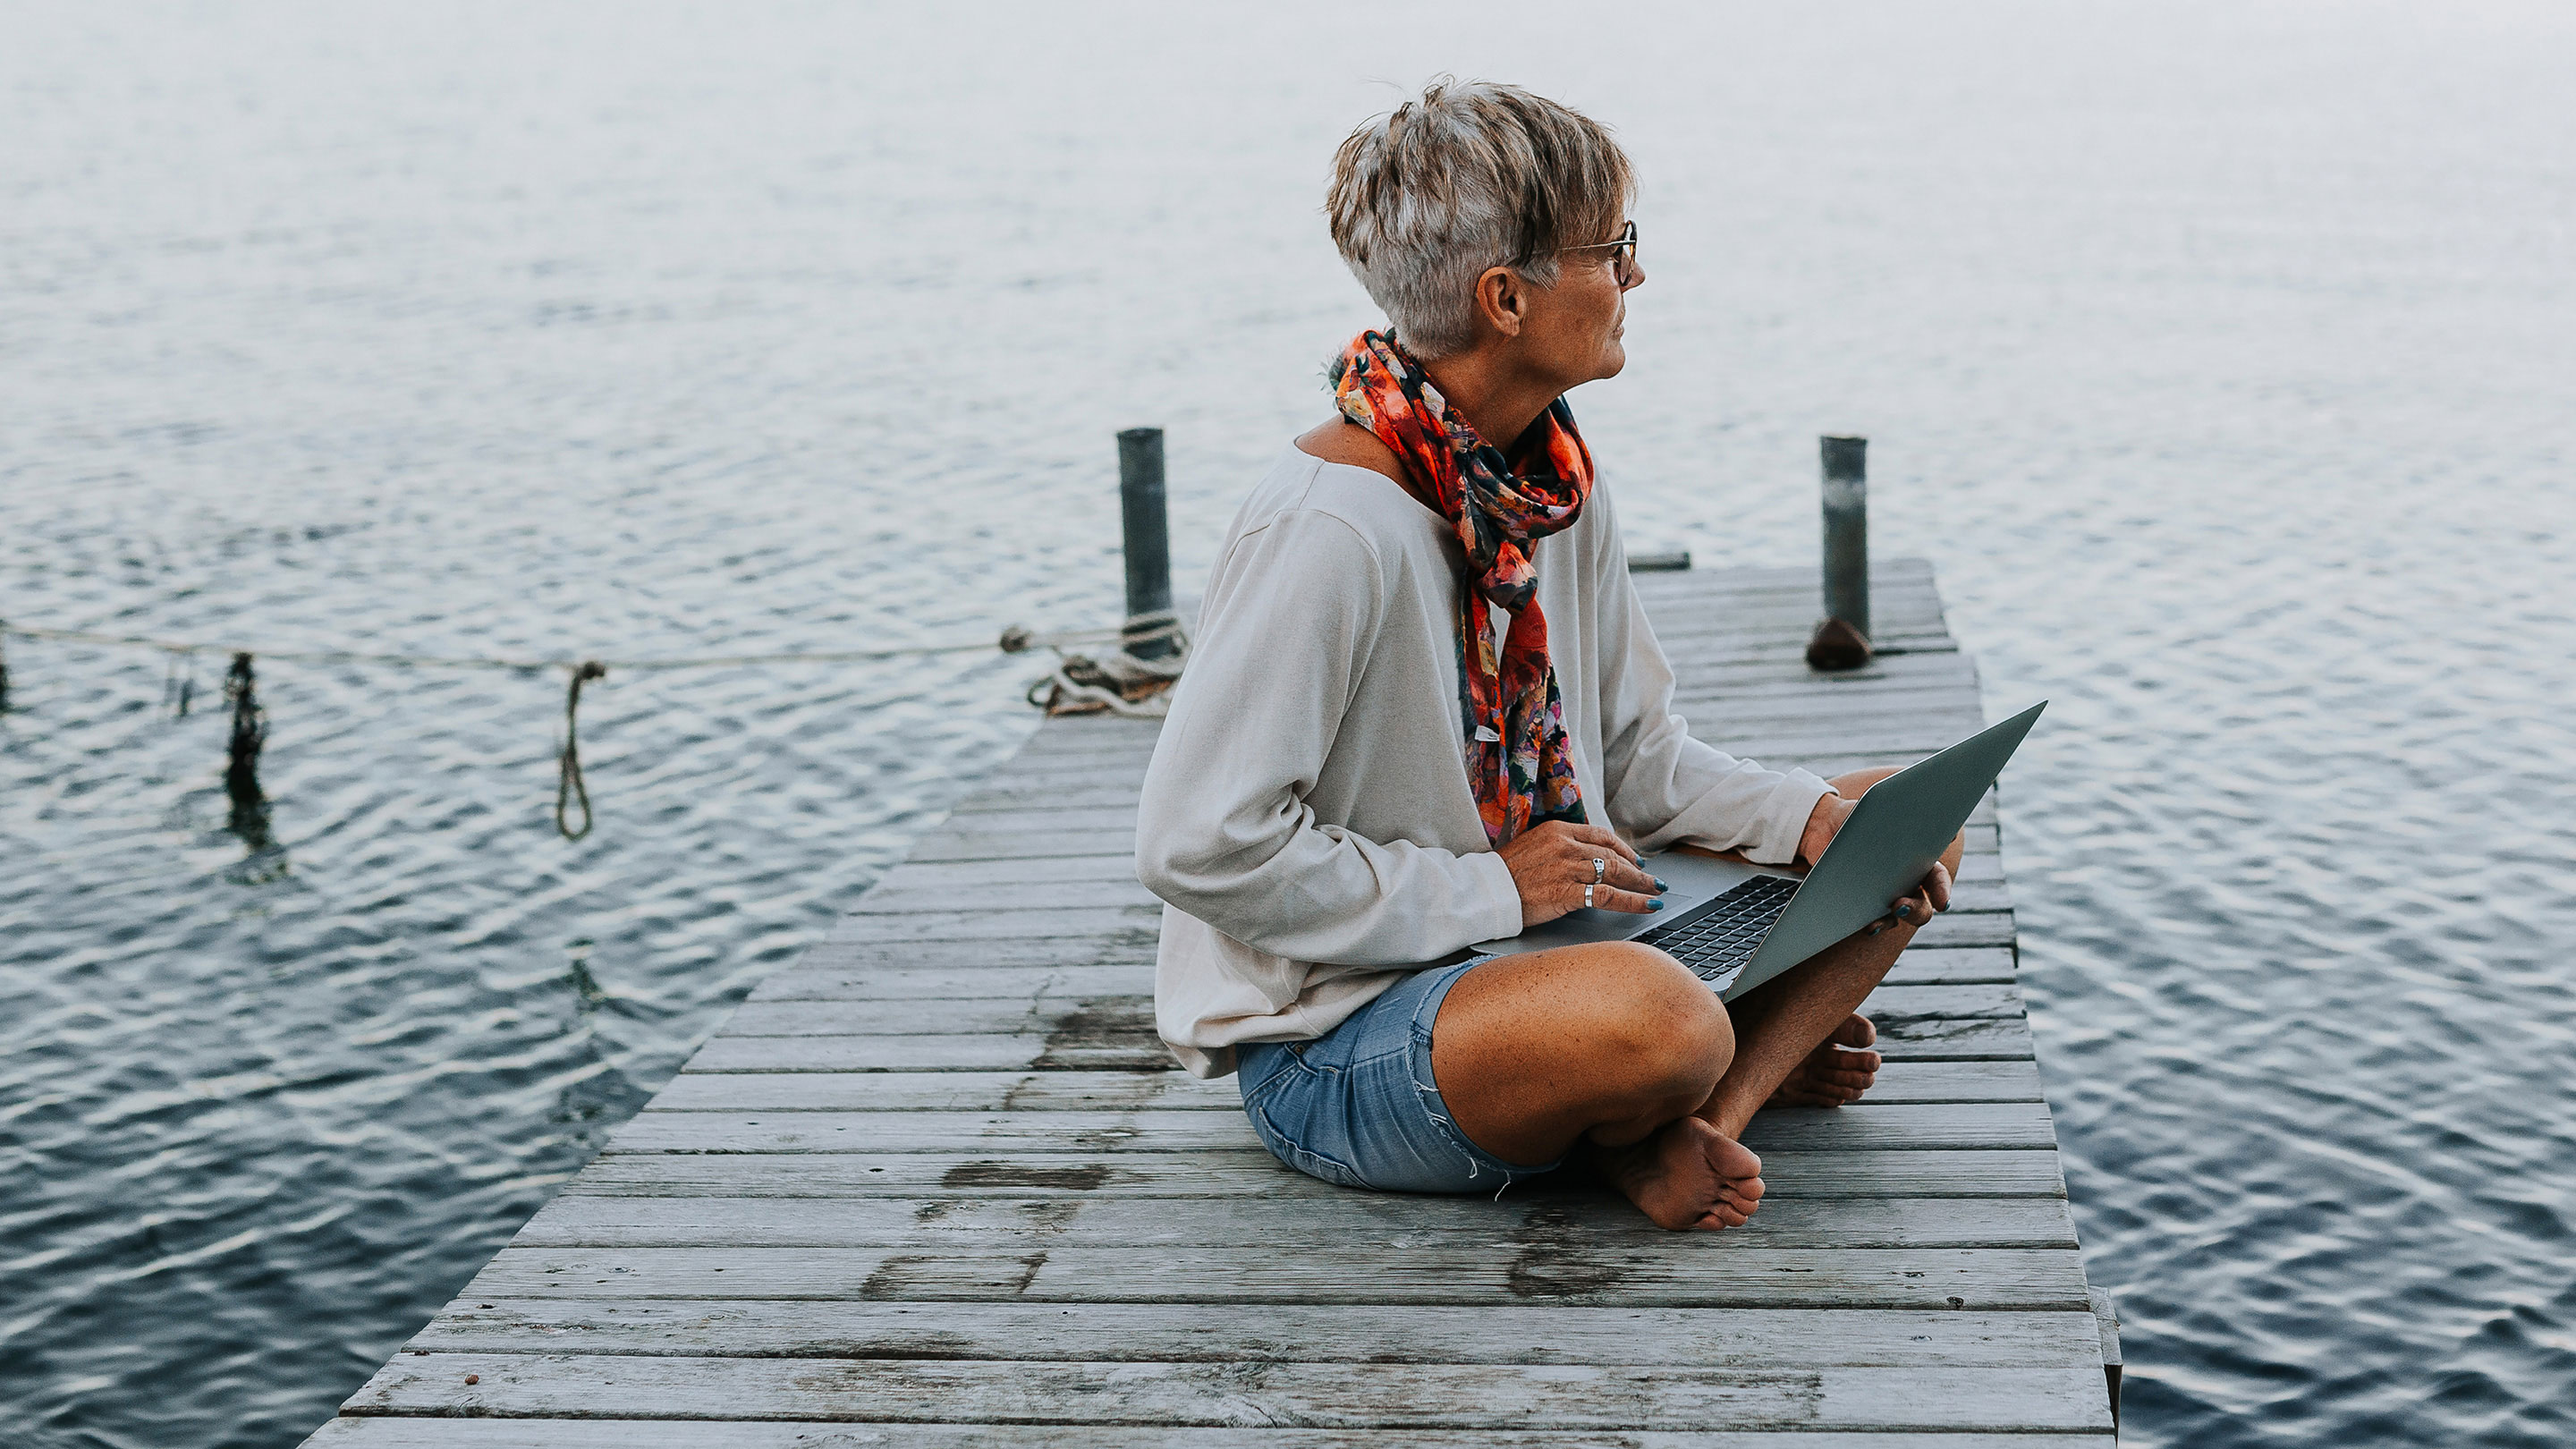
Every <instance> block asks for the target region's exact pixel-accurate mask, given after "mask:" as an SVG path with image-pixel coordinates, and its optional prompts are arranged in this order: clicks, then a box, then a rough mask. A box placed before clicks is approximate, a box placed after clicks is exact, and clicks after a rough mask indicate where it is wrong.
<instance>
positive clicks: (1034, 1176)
mask: <svg viewBox="0 0 2576 1449" xmlns="http://www.w3.org/2000/svg"><path fill="white" fill-rule="evenodd" d="M1108 1180H1109V1169H1108V1168H1107V1167H1105V1166H1103V1165H1102V1164H1100V1163H1097V1162H1093V1163H1086V1164H1084V1165H1083V1166H1081V1167H1032V1166H1030V1165H1028V1164H1027V1163H1022V1162H961V1163H959V1164H957V1165H956V1166H955V1167H952V1168H950V1169H948V1171H946V1172H945V1173H942V1174H941V1175H940V1178H939V1185H940V1186H941V1187H1061V1188H1070V1189H1071V1190H1073V1191H1075V1192H1089V1191H1091V1190H1092V1189H1093V1188H1096V1187H1098V1186H1100V1185H1101V1184H1102V1183H1104V1182H1107V1181H1108Z"/></svg>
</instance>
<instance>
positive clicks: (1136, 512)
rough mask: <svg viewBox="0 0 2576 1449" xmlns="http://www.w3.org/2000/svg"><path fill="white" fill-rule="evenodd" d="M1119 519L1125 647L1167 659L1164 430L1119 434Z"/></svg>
mask: <svg viewBox="0 0 2576 1449" xmlns="http://www.w3.org/2000/svg"><path fill="white" fill-rule="evenodd" d="M1118 522H1119V533H1120V538H1121V541H1122V544H1123V546H1124V548H1125V550H1126V555H1127V623H1126V625H1125V627H1124V629H1123V630H1122V631H1121V632H1122V633H1123V634H1124V635H1125V636H1126V642H1125V644H1124V646H1123V647H1124V648H1125V649H1126V651H1127V652H1128V653H1129V654H1132V655H1134V656H1135V657H1137V658H1139V659H1167V658H1170V657H1171V655H1172V654H1173V653H1174V652H1175V651H1177V650H1178V649H1179V647H1180V645H1179V643H1178V641H1177V640H1175V639H1174V638H1173V637H1172V632H1171V629H1170V627H1169V626H1170V624H1171V623H1172V622H1173V618H1172V532H1171V525H1170V522H1169V519H1168V515H1167V512H1166V507H1165V503H1164V498H1163V430H1162V429H1161V428H1129V429H1128V430H1127V431H1125V432H1123V433H1120V434H1119V435H1118Z"/></svg>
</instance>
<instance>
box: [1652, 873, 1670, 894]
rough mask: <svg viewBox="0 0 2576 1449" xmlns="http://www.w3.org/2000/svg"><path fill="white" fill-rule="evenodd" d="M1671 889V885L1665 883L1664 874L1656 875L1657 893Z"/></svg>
mask: <svg viewBox="0 0 2576 1449" xmlns="http://www.w3.org/2000/svg"><path fill="white" fill-rule="evenodd" d="M1670 889H1671V887H1669V886H1667V885H1665V884H1664V878H1663V877H1662V876H1657V877H1655V892H1656V894H1658V895H1661V894H1662V893H1663V892H1665V891H1667V890H1670Z"/></svg>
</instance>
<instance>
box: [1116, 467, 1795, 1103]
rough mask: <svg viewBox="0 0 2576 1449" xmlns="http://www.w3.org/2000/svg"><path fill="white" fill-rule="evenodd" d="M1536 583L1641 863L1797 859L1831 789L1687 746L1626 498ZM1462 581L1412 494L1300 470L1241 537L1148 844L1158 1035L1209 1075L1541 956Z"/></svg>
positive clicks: (1567, 536) (1168, 745) (1598, 785)
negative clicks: (1478, 770)
mask: <svg viewBox="0 0 2576 1449" xmlns="http://www.w3.org/2000/svg"><path fill="white" fill-rule="evenodd" d="M1534 558H1535V562H1536V565H1537V568H1538V600H1539V606H1540V607H1541V608H1542V609H1543V610H1544V611H1545V613H1546V616H1547V633H1548V655H1549V658H1550V659H1551V660H1552V661H1553V663H1554V664H1555V667H1556V676H1557V684H1558V688H1559V690H1560V692H1561V694H1562V696H1563V699H1564V708H1565V725H1566V731H1567V733H1568V734H1569V735H1570V736H1571V737H1572V740H1573V745H1574V759H1575V774H1576V778H1577V779H1578V780H1579V781H1580V782H1581V785H1582V789H1583V801H1584V806H1585V808H1586V810H1587V811H1588V813H1589V816H1590V819H1591V821H1592V823H1594V824H1601V825H1608V826H1610V827H1612V828H1613V829H1615V830H1617V831H1618V832H1619V834H1620V835H1621V837H1622V838H1624V839H1626V840H1627V841H1628V842H1629V843H1630V844H1632V845H1634V846H1635V847H1636V848H1637V849H1639V850H1641V851H1651V850H1660V849H1663V848H1665V847H1667V846H1670V845H1674V844H1678V843H1682V842H1689V843H1692V844H1697V845H1704V846H1708V847H1710V848H1713V849H1720V850H1724V849H1737V848H1740V849H1742V850H1744V851H1745V852H1746V853H1747V854H1748V855H1749V856H1751V858H1753V859H1754V860H1757V861H1765V862H1783V861H1787V860H1789V859H1790V858H1792V857H1793V856H1794V855H1795V854H1796V853H1797V848H1798V839H1799V836H1800V834H1801V833H1802V832H1803V831H1804V830H1805V828H1806V822H1807V816H1808V815H1809V813H1810V812H1812V811H1813V810H1814V808H1815V803H1816V800H1817V799H1818V797H1820V796H1822V795H1823V794H1824V793H1825V792H1826V788H1827V787H1826V785H1825V782H1824V781H1822V780H1820V779H1818V778H1817V777H1816V776H1814V775H1811V774H1809V773H1807V772H1806V771H1804V770H1791V771H1788V772H1787V773H1785V774H1784V773H1781V772H1779V771H1776V770H1767V769H1764V768H1762V767H1761V766H1759V765H1757V764H1754V763H1752V762H1750V761H1746V760H1739V759H1736V758H1734V757H1733V756H1731V755H1728V754H1725V753H1724V752H1722V751H1719V750H1717V749H1714V748H1711V747H1710V746H1708V745H1705V744H1702V743H1701V742H1699V741H1698V740H1695V739H1692V738H1691V737H1690V732H1689V730H1688V728H1687V727H1686V726H1685V725H1684V724H1683V722H1682V719H1681V717H1680V716H1679V715H1677V714H1675V713H1673V710H1672V694H1673V671H1672V667H1671V666H1670V665H1669V664H1668V663H1667V662H1666V661H1665V659H1664V653H1663V649H1662V647H1661V646H1659V645H1658V644H1657V643H1656V642H1655V635H1654V630H1653V629H1652V628H1651V627H1649V625H1648V624H1647V622H1646V613H1645V609H1644V608H1643V607H1642V606H1641V605H1640V604H1639V603H1638V600H1637V595H1636V590H1635V588H1634V587H1633V586H1632V585H1631V584H1630V582H1629V579H1628V566H1627V556H1626V553H1625V551H1624V550H1623V548H1622V547H1621V544H1620V540H1619V528H1618V520H1617V518H1616V517H1615V516H1614V514H1613V511H1612V508H1611V502H1610V493H1609V489H1608V488H1607V487H1604V486H1599V485H1596V486H1595V487H1594V489H1593V492H1592V496H1591V498H1590V500H1589V501H1588V502H1587V503H1586V504H1585V505H1584V509H1583V515H1582V517H1581V518H1580V519H1578V520H1577V521H1576V523H1575V524H1574V526H1573V527H1571V528H1568V529H1566V530H1564V531H1563V532H1560V533H1556V534H1552V535H1550V536H1548V537H1547V538H1544V539H1541V540H1539V542H1538V544H1537V546H1536V549H1535V554H1534ZM1461 562H1462V550H1461V549H1460V547H1459V545H1458V542H1457V540H1456V538H1455V537H1454V536H1453V535H1452V533H1451V532H1450V528H1449V525H1448V524H1447V523H1446V522H1445V521H1444V520H1442V519H1441V518H1440V516H1439V515H1437V514H1435V513H1433V512H1432V511H1431V510H1430V509H1428V508H1425V507H1424V506H1423V505H1422V504H1421V503H1419V502H1417V501H1415V499H1414V498H1413V496H1412V495H1411V494H1409V493H1407V492H1406V491H1405V490H1404V489H1403V488H1401V487H1399V486H1398V485H1397V484H1396V483H1395V482H1394V481H1393V480H1391V479H1389V478H1386V477H1384V476H1382V475H1380V474H1378V473H1375V472H1372V471H1370V470H1368V469H1365V468H1357V467H1352V466H1349V465H1347V464H1341V463H1328V462H1325V461H1323V460H1322V459H1320V458H1315V457H1311V456H1309V455H1307V454H1306V453H1303V452H1300V451H1298V450H1296V449H1294V448H1291V449H1290V450H1289V451H1288V452H1287V453H1286V454H1284V455H1283V456H1282V457H1281V458H1280V459H1279V460H1278V461H1277V463H1275V464H1274V465H1273V466H1272V467H1271V469H1270V471H1269V472H1268V473H1267V474H1266V475H1264V476H1263V478H1262V480H1261V482H1260V484H1259V485H1258V486H1257V487H1255V488H1254V489H1253V491H1252V496H1251V497H1250V498H1249V499H1248V500H1246V501H1245V503H1244V505H1243V509H1242V511H1241V512H1240V513H1238V514H1237V515H1236V516H1235V519H1234V523H1233V525H1232V527H1231V528H1230V529H1229V530H1228V532H1227V534H1226V538H1225V543H1224V545H1223V547H1222V548H1221V549H1220V551H1219V553H1218V556H1217V563H1216V567H1215V570H1214V571H1213V573H1212V574H1211V576H1210V577H1209V580H1208V588H1207V595H1206V598H1205V600H1204V602H1203V603H1202V605H1201V607H1200V613H1199V622H1198V629H1197V636H1196V639H1195V640H1194V642H1193V645H1192V648H1191V651H1190V662H1189V669H1188V671H1187V672H1186V673H1185V674H1184V675H1183V676H1182V679H1181V682H1180V685H1179V687H1178V689H1177V690H1176V691H1175V693H1174V695H1173V698H1172V707H1171V716H1170V718H1169V719H1168V720H1167V721H1165V723H1164V725H1163V731H1162V737H1161V739H1160V741H1159V742H1158V743H1157V744H1156V745H1155V748H1154V758H1153V763H1152V764H1151V765H1150V766H1148V767H1147V769H1146V771H1145V787H1144V799H1143V803H1142V805H1141V807H1140V808H1139V810H1138V813H1137V820H1136V874H1137V878H1138V879H1139V880H1141V881H1142V882H1143V883H1144V884H1145V885H1146V886H1147V888H1149V889H1151V890H1152V891H1153V892H1154V894H1155V895H1157V896H1159V897H1161V898H1162V900H1163V901H1164V902H1165V906H1164V911H1163V933H1162V948H1161V954H1160V957H1159V959H1158V961H1157V963H1156V968H1155V980H1154V1010H1155V1020H1156V1024H1157V1026H1158V1028H1159V1030H1160V1032H1161V1035H1162V1038H1163V1040H1164V1042H1165V1043H1166V1044H1167V1045H1169V1046H1170V1047H1171V1049H1172V1052H1173V1054H1174V1055H1175V1056H1177V1057H1178V1058H1179V1059H1180V1061H1181V1064H1182V1065H1183V1066H1185V1067H1187V1068H1188V1069H1189V1070H1190V1071H1192V1072H1194V1073H1196V1074H1198V1075H1200V1076H1220V1075H1223V1074H1225V1073H1227V1072H1231V1071H1233V1070H1234V1066H1235V1062H1234V1055H1235V1054H1234V1047H1235V1046H1236V1045H1237V1044H1238V1043H1242V1042H1256V1041H1294V1040H1301V1039H1305V1038H1311V1037H1317V1036H1321V1035H1323V1034H1324V1033H1326V1032H1328V1031H1331V1030H1332V1029H1333V1028H1334V1027H1335V1026H1337V1025H1339V1024H1340V1023H1341V1022H1342V1021H1343V1020H1344V1019H1345V1018H1347V1017H1349V1016H1350V1015H1351V1013H1353V1012H1355V1011H1357V1010H1359V1009H1360V1008H1361V1007H1362V1006H1364V1005H1366V1004H1367V1003H1368V1002H1369V1001H1370V1000H1371V999H1372V998H1374V997H1375V996H1376V995H1377V994H1378V993H1379V992H1381V991H1384V990H1386V989H1387V987H1389V986H1391V985H1393V984H1394V983H1395V982H1396V981H1397V980H1398V979H1400V978H1401V977H1402V976H1403V975H1404V974H1405V973H1406V972H1408V971H1414V970H1419V969H1422V968H1423V967H1425V966H1432V965H1438V964H1442V963H1443V962H1447V961H1454V960H1459V959H1462V958H1463V954H1464V948H1465V947H1466V946H1467V945H1468V944H1469V943H1471V942H1476V941H1485V940H1492V939H1495V938H1498V937H1507V936H1515V935H1518V934H1519V933H1520V929H1521V901H1520V892H1519V891H1518V889H1517V888H1515V887H1514V885H1513V883H1512V874H1511V870H1510V868H1509V867H1507V866H1506V865H1505V864H1504V863H1503V859H1502V857H1501V856H1500V855H1497V854H1496V853H1495V852H1494V849H1493V847H1492V845H1491V844H1490V843H1489V842H1488V841H1487V840H1486V838H1485V827H1484V824H1483V822H1482V820H1481V819H1480V818H1479V817H1478V815H1477V812H1476V802H1475V799H1474V797H1473V796H1472V795H1471V794H1470V792H1469V789H1468V784H1467V768H1466V752H1465V748H1464V737H1463V728H1462V724H1461V720H1462V713H1461V708H1460V703H1459V693H1458V629H1459V608H1458V603H1459V600H1458V590H1459V589H1460V588H1461V587H1462V584H1461V582H1460V577H1459V570H1460V566H1461Z"/></svg>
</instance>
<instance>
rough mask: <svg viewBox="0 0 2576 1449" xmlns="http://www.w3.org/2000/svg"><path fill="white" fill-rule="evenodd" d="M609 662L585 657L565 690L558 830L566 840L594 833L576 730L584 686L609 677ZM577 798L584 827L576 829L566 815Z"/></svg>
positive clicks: (557, 782) (557, 764)
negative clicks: (605, 662) (591, 828)
mask: <svg viewBox="0 0 2576 1449" xmlns="http://www.w3.org/2000/svg"><path fill="white" fill-rule="evenodd" d="M607 677H608V666H607V665H605V664H602V663H600V662H599V661H598V660H596V659H586V660H584V661H582V663H581V665H580V666H579V667H578V668H575V669H574V670H573V671H572V684H571V686H570V687H569V688H567V689H566V690H565V691H564V743H563V753H561V754H559V755H557V756H556V757H555V830H556V832H557V833H558V834H560V835H562V836H563V838H564V839H566V840H579V839H581V838H582V837H583V836H585V835H588V834H589V833H590V827H591V825H592V824H593V819H592V816H591V813H590V786H589V784H588V783H587V782H585V781H584V780H583V779H582V777H581V738H580V736H579V735H578V734H576V733H575V729H576V727H577V724H578V720H579V717H580V714H581V687H582V686H583V685H584V684H586V683H588V682H590V681H591V680H594V679H606V678H607ZM575 801H578V802H580V805H581V828H580V829H579V830H575V829H573V828H572V825H571V824H570V822H569V821H567V820H566V818H565V816H566V814H567V813H568V807H569V806H571V805H572V804H573V803H574V802H575Z"/></svg>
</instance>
